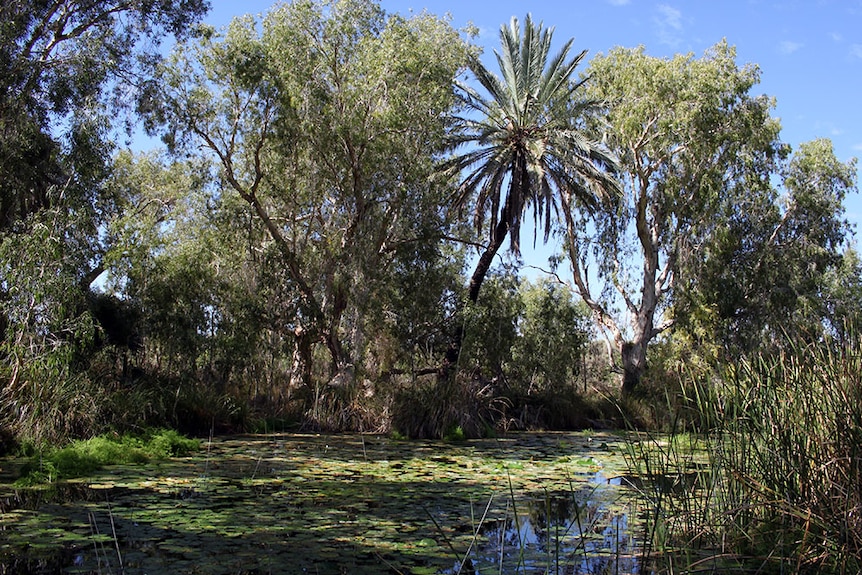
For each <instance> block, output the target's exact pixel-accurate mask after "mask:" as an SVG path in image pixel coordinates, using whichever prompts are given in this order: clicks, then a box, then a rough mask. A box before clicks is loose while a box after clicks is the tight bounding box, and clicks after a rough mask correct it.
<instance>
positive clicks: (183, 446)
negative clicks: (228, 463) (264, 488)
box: [17, 429, 200, 486]
mask: <svg viewBox="0 0 862 575" xmlns="http://www.w3.org/2000/svg"><path fill="white" fill-rule="evenodd" d="M198 449H200V441H198V440H197V439H189V438H187V437H183V436H182V435H180V434H179V433H177V432H176V431H174V430H170V429H159V430H155V431H151V432H149V433H147V434H145V435H144V436H143V437H135V436H129V435H124V436H122V437H118V436H98V437H93V438H91V439H87V440H79V441H73V442H72V443H71V444H70V445H69V446H67V447H64V448H61V449H51V450H48V451H44V452H36V453H34V454H33V455H32V456H31V461H30V462H29V463H27V464H26V465H24V467H23V468H22V470H21V478H20V479H19V480H18V482H17V484H18V485H21V486H26V485H33V484H37V483H46V482H48V483H50V482H54V481H57V480H60V479H70V478H73V477H85V476H87V475H89V474H91V473H93V472H94V471H97V470H98V469H101V468H102V467H104V466H105V465H121V464H139V463H146V462H147V461H149V460H150V459H151V458H155V459H165V458H167V457H177V456H183V455H188V454H189V453H191V452H193V451H196V450H198Z"/></svg>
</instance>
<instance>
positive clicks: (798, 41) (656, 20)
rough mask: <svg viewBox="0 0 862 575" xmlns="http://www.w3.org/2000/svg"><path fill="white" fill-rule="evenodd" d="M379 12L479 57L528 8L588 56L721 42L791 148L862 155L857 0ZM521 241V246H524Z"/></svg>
mask: <svg viewBox="0 0 862 575" xmlns="http://www.w3.org/2000/svg"><path fill="white" fill-rule="evenodd" d="M212 3H213V10H212V12H211V13H210V16H209V18H208V21H209V22H210V23H211V24H213V25H215V26H222V25H224V24H226V23H227V22H228V21H229V20H230V18H231V17H233V16H236V15H240V14H246V13H253V14H256V13H266V12H267V11H268V10H269V8H270V7H271V6H272V4H273V2H272V1H268V0H244V1H242V2H239V1H233V0H231V1H224V0H213V2H212ZM382 5H383V7H384V8H385V9H386V10H387V11H388V12H399V13H402V14H409V13H410V12H411V11H413V12H421V11H422V10H427V11H429V12H432V13H434V14H438V15H445V14H447V13H448V14H449V15H450V16H451V19H452V24H453V25H454V26H455V27H458V28H461V27H463V26H465V25H466V24H467V23H468V22H471V23H473V24H474V25H475V26H477V27H478V28H479V30H480V36H479V38H478V42H479V43H480V44H482V45H483V46H484V47H485V49H486V52H487V53H489V54H490V53H491V51H492V50H493V49H494V48H496V47H497V45H498V43H499V42H498V33H499V29H500V26H501V25H502V24H504V23H507V22H508V21H509V19H510V18H511V17H512V16H518V17H519V18H520V19H523V16H524V15H525V14H526V13H527V12H530V13H531V14H532V16H533V19H534V20H541V21H543V22H544V23H545V25H548V26H553V27H554V28H555V32H554V39H555V44H556V46H560V45H561V44H562V43H563V42H564V41H565V40H567V39H569V38H574V45H573V48H574V49H576V50H581V49H588V50H589V54H588V56H587V58H589V57H590V56H591V55H594V54H596V53H601V52H607V51H608V50H609V49H611V48H613V47H615V46H624V47H635V46H640V45H643V46H644V47H645V49H646V52H647V53H648V54H650V55H653V56H672V55H673V54H676V53H689V52H692V53H694V54H695V55H697V56H700V55H702V54H703V52H704V51H705V50H706V49H707V48H709V47H710V46H712V45H714V44H715V43H716V42H719V41H720V40H722V39H723V38H726V39H727V41H728V42H729V43H730V44H731V45H733V46H736V49H737V57H738V62H739V63H740V64H747V63H752V64H757V65H758V66H759V67H760V69H761V73H762V76H761V83H760V85H758V86H756V87H755V93H763V94H768V95H770V96H774V97H775V98H776V99H777V101H778V105H777V108H776V109H775V111H774V113H773V114H774V115H775V116H777V117H779V118H780V119H781V124H782V140H783V141H785V142H786V143H788V144H790V145H791V146H792V147H793V148H794V149H796V148H797V147H798V146H799V144H800V143H802V142H807V141H810V140H813V139H815V138H820V137H825V138H830V139H831V140H832V142H833V144H834V146H835V153H836V155H837V157H838V158H839V159H840V160H842V161H845V162H846V161H848V160H849V159H850V158H852V157H860V156H862V112H860V108H859V107H860V105H862V0H723V1H721V2H717V1H701V0H688V1H678V0H591V1H586V0H569V1H566V2H562V1H551V0H534V1H531V2H524V1H523V0H520V1H513V0H478V1H476V0H384V1H383V2H382ZM845 205H846V208H847V214H846V215H847V217H848V219H849V220H851V222H854V223H855V224H857V227H860V228H862V226H860V225H859V224H862V199H860V197H859V195H858V194H856V195H854V196H853V197H850V198H848V199H847V201H846V203H845ZM525 243H526V242H525Z"/></svg>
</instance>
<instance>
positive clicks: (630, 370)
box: [621, 341, 646, 395]
mask: <svg viewBox="0 0 862 575" xmlns="http://www.w3.org/2000/svg"><path fill="white" fill-rule="evenodd" d="M621 352H622V353H621V356H622V357H621V359H622V363H623V389H622V392H623V395H630V394H631V393H632V392H633V391H634V390H635V388H636V387H637V386H638V384H640V380H641V376H642V375H643V373H644V371H645V370H646V344H645V343H643V342H632V341H627V342H625V343H623V346H622V350H621Z"/></svg>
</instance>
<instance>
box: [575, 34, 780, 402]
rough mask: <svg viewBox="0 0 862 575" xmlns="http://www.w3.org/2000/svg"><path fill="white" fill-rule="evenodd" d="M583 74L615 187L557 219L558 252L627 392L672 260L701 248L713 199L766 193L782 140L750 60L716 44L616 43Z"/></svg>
mask: <svg viewBox="0 0 862 575" xmlns="http://www.w3.org/2000/svg"><path fill="white" fill-rule="evenodd" d="M588 73H589V74H590V75H591V77H592V78H593V81H592V82H591V83H590V84H589V86H588V90H589V94H590V95H591V96H592V97H594V98H596V99H601V100H602V101H603V102H605V105H606V107H607V114H606V115H605V116H604V117H602V119H601V122H597V123H595V124H594V126H593V129H594V130H595V133H597V134H603V135H604V138H605V141H606V142H607V144H608V146H609V147H610V149H611V150H612V151H613V152H614V153H616V154H617V155H618V156H619V158H620V163H621V170H622V172H623V173H624V177H623V181H624V195H623V201H621V202H620V203H619V204H618V205H617V206H615V209H613V210H602V211H595V212H592V213H591V214H590V215H589V217H588V218H585V219H584V218H577V217H575V218H571V219H569V220H567V222H566V252H567V256H568V259H569V261H570V263H571V267H572V275H573V280H574V285H575V287H576V288H577V291H578V292H579V294H580V295H581V297H582V298H583V300H584V301H585V302H586V304H587V305H588V306H589V307H590V309H591V310H592V313H593V316H594V318H595V319H596V322H597V325H598V326H599V327H600V328H601V329H602V330H603V331H604V333H605V335H606V336H607V338H608V341H609V343H610V344H612V345H611V346H610V348H611V350H614V349H615V352H616V353H615V357H616V359H615V363H616V365H618V366H619V365H620V364H621V369H622V372H623V392H624V393H628V392H631V391H632V390H633V389H635V387H636V386H637V384H638V382H639V380H640V378H641V375H642V373H643V371H644V370H645V369H646V357H647V346H648V344H649V343H650V342H651V341H652V340H653V339H654V338H656V337H657V336H658V335H659V334H661V333H662V332H664V331H665V330H667V329H668V328H670V327H671V326H672V325H673V322H674V319H675V318H674V316H673V314H672V313H671V312H670V311H669V310H670V304H671V298H672V296H673V295H674V290H675V288H676V287H677V282H678V279H679V272H680V266H681V265H682V263H683V262H684V261H691V260H692V259H695V260H696V259H697V258H699V257H701V256H702V255H703V253H704V250H706V249H708V243H709V241H710V238H712V237H713V234H714V233H716V232H717V231H718V230H720V229H721V227H722V225H723V224H724V223H725V222H723V221H721V220H720V218H719V217H718V214H719V211H720V210H719V207H720V206H721V205H723V204H725V203H726V202H734V201H742V200H744V199H746V198H749V199H752V200H751V201H760V199H763V200H764V201H766V203H767V204H768V203H769V202H771V201H772V200H771V199H772V198H773V197H774V190H773V189H772V186H771V183H770V177H771V176H772V175H773V174H774V173H775V171H776V169H777V167H778V165H779V161H780V159H781V158H782V157H783V155H784V154H785V153H786V149H785V147H784V146H783V145H782V144H781V143H780V142H779V140H778V135H779V129H780V127H779V123H778V121H777V120H776V119H774V118H772V117H771V116H770V109H771V108H772V106H773V102H772V100H770V99H769V98H767V97H765V96H754V95H752V94H751V91H752V89H753V87H754V86H755V85H756V84H757V81H758V78H759V72H758V70H757V69H756V68H755V67H753V66H746V67H739V66H738V65H737V64H736V61H735V52H734V50H733V48H731V47H730V46H728V45H727V44H726V43H719V44H717V45H715V46H713V47H712V48H711V49H709V50H708V51H707V52H706V53H705V54H704V56H703V57H702V58H699V59H696V58H695V57H694V56H693V55H691V54H689V55H676V56H674V57H672V58H668V59H664V58H655V57H651V56H648V55H647V54H646V53H645V52H644V50H643V48H636V49H626V48H616V49H614V50H611V51H610V52H609V53H608V54H606V55H598V56H596V57H595V58H593V60H592V61H591V62H590V67H589V70H588ZM593 261H595V262H597V265H596V266H595V267H594V268H593V269H590V268H589V264H590V262H593ZM592 273H596V274H597V275H598V277H599V278H600V284H601V291H596V290H595V286H594V285H591V283H590V279H591V275H590V274H592ZM618 305H619V306H621V307H622V310H620V309H618V307H617V306H618ZM626 318H628V325H626V323H627V322H626ZM613 355H614V354H612V357H613Z"/></svg>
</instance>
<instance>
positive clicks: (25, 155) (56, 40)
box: [0, 0, 206, 442]
mask: <svg viewBox="0 0 862 575" xmlns="http://www.w3.org/2000/svg"><path fill="white" fill-rule="evenodd" d="M205 9H206V5H205V3H204V2H203V1H202V0H191V1H189V2H181V3H165V2H137V3H126V2H111V1H96V2H86V3H81V2H72V1H66V0H60V1H57V2H22V1H19V0H12V1H11V2H4V3H3V4H2V6H0V21H2V22H3V25H2V27H0V54H2V57H0V386H2V391H0V423H2V425H4V426H6V427H8V428H10V429H12V430H13V432H14V433H15V434H17V435H19V438H20V439H29V440H33V441H38V442H41V441H49V440H57V439H60V438H65V437H68V436H79V435H86V434H87V433H89V432H90V431H92V430H93V429H96V428H101V427H102V425H103V424H104V419H103V417H104V408H103V400H104V398H105V397H106V395H109V393H108V392H107V391H106V390H105V389H104V388H105V387H110V386H106V385H105V383H106V381H105V380H109V379H111V378H113V377H114V375H115V373H113V369H112V370H110V371H111V373H110V374H108V373H104V372H99V371H97V370H95V369H94V365H93V364H94V363H96V362H94V361H92V360H93V359H94V358H99V359H102V358H104V355H102V353H101V352H102V351H103V348H104V345H105V343H106V340H108V339H110V334H107V333H106V331H107V330H103V327H102V326H101V325H99V319H100V318H98V317H96V316H95V314H94V313H93V310H92V309H91V304H93V303H94V294H92V293H91V292H90V286H91V284H92V283H93V282H94V281H95V279H96V278H97V277H98V276H99V275H100V274H101V272H102V271H103V270H104V264H105V262H104V260H103V257H104V254H105V251H106V250H107V249H109V247H110V244H111V241H112V239H113V238H112V236H111V235H110V234H108V233H106V230H107V229H108V228H109V227H110V224H111V221H112V220H113V219H114V218H116V217H118V215H119V214H120V213H121V211H122V207H121V204H122V202H123V198H122V197H121V196H118V195H116V194H115V193H114V192H115V190H113V189H110V187H109V186H108V176H109V174H110V169H111V159H110V157H111V154H112V152H113V151H114V149H115V142H116V135H117V133H118V132H120V131H121V130H122V128H123V125H122V123H123V119H124V118H127V115H126V112H127V111H129V109H130V107H131V106H133V105H134V104H135V102H134V101H132V100H131V99H130V98H129V94H130V92H128V91H125V90H121V89H120V88H119V86H121V85H125V84H126V80H127V79H128V78H130V77H141V78H143V77H146V76H147V75H151V74H152V72H153V64H154V63H155V62H156V61H157V60H158V59H159V54H158V48H157V45H158V42H159V40H160V39H162V38H164V37H165V36H166V35H168V34H170V35H173V36H175V37H182V36H183V35H185V34H186V33H187V32H188V30H189V28H190V26H191V24H192V23H193V22H194V21H195V20H196V19H197V18H199V17H200V16H202V15H203V13H204V12H205ZM120 80H122V81H120ZM114 88H116V90H114Z"/></svg>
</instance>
